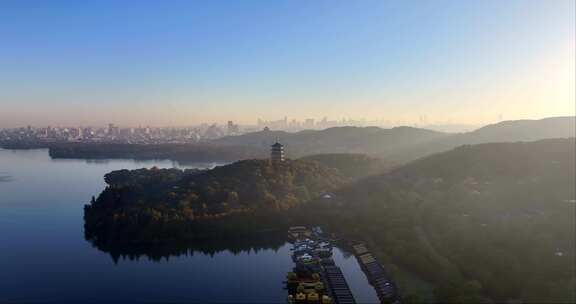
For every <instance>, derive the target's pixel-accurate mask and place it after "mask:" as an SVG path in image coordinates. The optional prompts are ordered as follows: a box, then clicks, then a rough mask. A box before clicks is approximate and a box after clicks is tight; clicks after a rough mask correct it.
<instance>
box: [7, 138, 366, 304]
mask: <svg viewBox="0 0 576 304" xmlns="http://www.w3.org/2000/svg"><path fill="white" fill-rule="evenodd" d="M215 165H216V164H207V163H202V164H192V165H186V166H184V167H186V168H210V167H213V166H215ZM152 166H157V167H161V168H171V167H182V166H180V165H179V164H177V163H174V162H171V161H151V162H136V161H131V160H110V161H85V160H52V159H50V157H49V156H48V151H47V150H19V151H14V150H3V149H0V302H84V303H85V302H108V303H110V302H117V303H118V302H122V303H126V302H183V303H187V302H201V303H205V302H220V303H229V302H250V303H273V302H274V303H283V302H285V297H286V291H285V290H283V284H282V281H283V280H284V278H285V276H286V272H288V271H290V270H291V268H292V267H293V264H292V261H291V259H290V246H289V244H287V243H285V242H284V240H280V239H279V240H273V241H269V242H268V241H258V242H254V244H252V243H251V242H252V241H250V240H246V241H236V242H234V243H235V244H222V243H219V244H199V245H198V246H197V245H196V244H191V247H193V248H197V249H190V250H188V251H184V252H182V250H174V251H171V249H170V248H163V250H159V251H160V252H162V254H160V255H158V254H157V253H158V251H156V252H155V253H156V254H151V255H146V254H143V255H131V256H129V257H128V256H121V257H119V258H118V259H114V258H113V257H112V256H111V254H109V253H106V252H102V251H100V250H98V249H96V248H94V247H93V246H92V245H91V244H90V243H89V242H87V241H86V240H85V239H84V232H83V219H82V216H83V209H82V208H83V205H84V204H86V203H87V202H89V200H90V198H91V197H92V195H97V194H98V193H100V191H102V189H103V188H104V186H105V184H104V181H103V176H104V174H106V173H107V172H110V171H112V170H117V169H136V168H143V167H152ZM238 242H245V244H239V243H238ZM268 243H269V244H268ZM334 255H335V256H334V258H335V260H336V262H337V263H338V265H339V266H340V267H341V268H342V270H343V272H344V274H345V275H346V277H347V279H348V282H349V284H350V285H351V288H352V291H353V292H354V295H355V296H356V298H357V300H358V301H359V302H362V303H364V302H376V301H377V299H376V296H375V294H374V291H373V290H372V289H371V288H370V286H369V285H368V284H367V282H366V278H365V277H364V274H363V273H362V271H361V270H360V268H359V266H358V264H357V262H356V259H355V258H354V257H353V256H348V255H346V254H345V253H344V252H341V251H339V250H336V251H335V254H334Z"/></svg>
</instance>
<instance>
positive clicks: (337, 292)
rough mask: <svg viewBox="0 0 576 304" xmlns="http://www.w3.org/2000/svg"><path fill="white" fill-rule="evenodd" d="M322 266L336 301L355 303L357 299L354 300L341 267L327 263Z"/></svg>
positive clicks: (347, 303) (346, 303)
mask: <svg viewBox="0 0 576 304" xmlns="http://www.w3.org/2000/svg"><path fill="white" fill-rule="evenodd" d="M322 268H323V271H324V276H325V278H326V281H327V282H328V288H329V289H330V292H331V294H332V298H333V299H334V303H337V304H355V303H356V300H354V296H353V295H352V292H351V291H350V287H349V286H348V283H347V282H346V279H345V278H344V274H342V271H341V270H340V268H339V267H338V266H336V265H325V266H323V267H322Z"/></svg>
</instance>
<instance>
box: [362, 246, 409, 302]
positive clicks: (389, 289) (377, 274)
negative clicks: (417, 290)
mask: <svg viewBox="0 0 576 304" xmlns="http://www.w3.org/2000/svg"><path fill="white" fill-rule="evenodd" d="M352 247H353V249H354V254H355V256H356V259H358V262H359V264H360V267H361V268H362V270H363V271H364V273H365V274H366V277H367V278H368V282H370V284H371V285H372V286H373V287H374V290H376V294H377V295H378V298H379V299H380V301H381V302H383V303H384V302H386V303H400V300H399V298H400V297H399V294H398V289H397V288H396V285H395V284H394V282H393V281H392V280H391V279H390V276H389V275H388V274H387V273H386V270H385V269H384V267H383V266H382V265H381V264H380V263H378V261H376V259H375V258H374V256H372V254H371V253H370V252H369V251H368V249H367V248H366V246H365V245H364V244H362V243H358V244H356V245H353V246H352Z"/></svg>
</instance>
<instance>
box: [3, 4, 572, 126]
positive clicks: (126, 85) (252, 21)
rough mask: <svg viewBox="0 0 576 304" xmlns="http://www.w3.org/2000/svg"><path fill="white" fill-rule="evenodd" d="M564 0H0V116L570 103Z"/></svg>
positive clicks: (98, 117) (400, 114)
mask: <svg viewBox="0 0 576 304" xmlns="http://www.w3.org/2000/svg"><path fill="white" fill-rule="evenodd" d="M574 10H575V7H574V0H551V1H544V0H532V1H530V0H522V1H514V0H507V1H496V0H494V1H492V0H488V1H445V0H433V1H429V0H422V1H400V0H398V1H388V0H382V1H375V0H374V1H372V0H362V1H319V0H318V1H317V0H310V1H303V0H293V1H247V0H244V1H232V0H228V1H225V0H215V1H146V0H141V1H106V0H100V1H27V0H19V1H16V0H14V1H12V0H4V1H1V2H0V107H1V108H0V127H3V126H12V125H25V124H28V123H32V124H66V123H69V124H103V123H106V122H109V121H110V122H114V123H117V124H146V123H149V124H152V125H187V124H194V123H198V122H201V121H219V122H221V121H225V120H227V119H234V120H236V121H239V122H243V123H250V122H253V121H255V120H256V119H257V118H258V117H262V118H268V119H272V118H280V117H283V116H284V115H288V116H289V117H293V118H298V119H302V118H306V117H317V118H318V117H322V116H325V115H326V116H329V117H332V118H342V117H355V118H359V117H366V118H368V119H387V120H390V121H398V122H410V121H416V120H417V119H418V117H420V115H426V116H427V117H428V118H429V119H430V120H431V121H438V122H447V121H450V122H460V123H486V122H490V121H492V120H494V119H495V118H496V117H497V116H499V115H503V116H504V117H505V118H510V119H515V118H538V117H545V116H554V115H574V106H573V105H572V101H573V100H574V87H573V86H574V84H573V81H574V73H575V72H574V52H575V48H574V22H575V21H574V20H575V17H574Z"/></svg>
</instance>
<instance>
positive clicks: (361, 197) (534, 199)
mask: <svg viewBox="0 0 576 304" xmlns="http://www.w3.org/2000/svg"><path fill="white" fill-rule="evenodd" d="M575 145H576V142H575V140H574V139H551V140H542V141H536V142H520V143H492V144H480V145H474V146H463V147H459V148H457V149H454V150H451V151H448V152H444V153H440V154H436V155H432V156H429V157H426V158H423V159H421V160H418V161H416V162H412V163H410V164H408V165H405V166H403V167H400V168H398V169H396V170H394V171H392V172H389V173H386V174H383V175H379V176H375V177H371V178H368V179H365V180H361V181H359V182H357V183H355V184H353V185H351V186H348V187H345V188H344V189H342V190H341V191H340V192H338V194H339V195H340V196H342V197H344V198H345V200H346V201H347V202H348V205H347V206H346V207H345V209H344V210H345V211H343V212H342V213H340V214H337V213H334V214H332V216H333V217H332V218H331V219H330V220H329V221H330V222H332V223H338V225H337V226H338V227H357V228H356V229H357V231H359V232H360V233H361V237H364V238H368V239H369V240H370V242H371V244H373V245H374V246H376V247H378V248H381V252H380V258H382V259H384V260H388V261H389V262H390V263H398V264H401V265H403V266H404V267H409V268H411V269H412V270H413V271H415V272H417V273H419V274H421V275H423V276H426V277H427V278H428V279H429V280H431V281H433V282H435V285H436V290H435V292H436V296H437V297H438V298H439V299H442V300H444V301H453V302H478V301H483V300H486V297H488V298H491V299H492V300H494V301H498V302H501V301H509V300H521V301H524V302H530V303H550V302H560V303H570V302H574V300H576V294H575V292H574V289H573V286H574V284H575V283H576V277H575V273H576V265H575V262H574V261H575V257H576V256H575V240H576V235H575V234H576V233H575V231H576V225H575V212H576V194H575V186H574V185H575V184H576V178H575V172H574V171H575V166H576V164H575V158H576V151H575ZM351 211H352V212H351ZM335 226H336V225H335Z"/></svg>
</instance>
